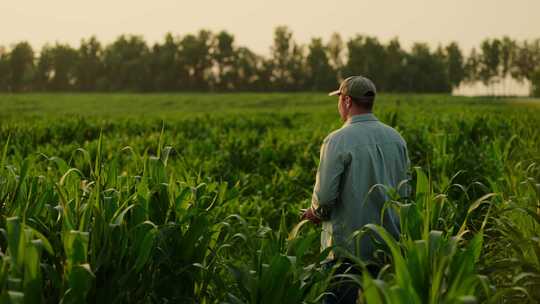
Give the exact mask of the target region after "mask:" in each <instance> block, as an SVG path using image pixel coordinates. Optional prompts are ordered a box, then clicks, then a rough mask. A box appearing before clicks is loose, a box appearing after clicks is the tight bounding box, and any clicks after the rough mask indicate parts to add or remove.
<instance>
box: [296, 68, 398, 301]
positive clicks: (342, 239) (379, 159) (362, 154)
mask: <svg viewBox="0 0 540 304" xmlns="http://www.w3.org/2000/svg"><path fill="white" fill-rule="evenodd" d="M376 94H377V92H376V89H375V85H374V84H373V82H371V80H369V79H367V78H365V77H362V76H352V77H349V78H347V79H345V80H343V82H342V83H341V85H340V87H339V89H338V90H337V91H335V92H332V93H330V94H329V96H335V95H337V96H338V98H339V99H338V111H339V115H340V116H341V119H342V121H344V122H345V123H344V125H343V126H342V127H341V128H340V129H338V130H336V131H334V132H332V133H330V135H328V136H327V137H326V138H325V139H324V142H323V144H322V147H321V155H320V163H319V168H318V170H317V176H316V182H315V187H314V190H313V197H312V201H311V207H310V208H309V209H307V210H306V211H305V212H304V214H303V215H302V219H308V220H310V221H311V222H313V223H315V224H320V223H322V232H321V250H324V249H325V248H328V247H331V246H334V247H333V248H332V251H331V253H330V256H329V259H330V261H329V262H328V263H327V264H325V267H327V268H331V267H332V266H333V265H334V264H336V263H338V264H339V265H341V266H339V267H338V269H337V270H336V273H337V274H340V273H344V272H346V273H351V274H359V273H360V272H359V269H358V268H356V267H354V266H355V265H353V263H352V262H351V261H350V260H349V259H347V258H345V257H344V255H345V254H344V253H343V252H348V253H349V254H352V255H354V256H356V257H359V258H361V259H362V260H363V261H364V262H366V263H367V264H368V270H369V271H370V273H371V275H372V276H376V275H377V273H378V266H376V264H373V263H371V264H370V262H374V261H375V259H374V255H373V254H374V250H375V247H374V243H373V240H372V238H371V237H370V236H369V235H367V234H365V235H363V236H362V237H361V238H357V239H353V238H351V235H352V234H353V233H354V232H355V231H357V230H359V229H361V228H362V226H364V225H366V224H370V223H372V224H377V225H382V226H383V227H384V228H385V229H386V230H387V231H388V232H389V233H390V234H392V235H393V236H394V237H396V238H398V236H399V233H400V226H399V218H398V217H397V214H396V213H395V212H394V211H393V210H392V209H391V208H387V209H385V211H384V212H382V211H383V208H384V204H385V202H386V201H388V200H389V195H388V194H387V191H386V189H385V188H384V187H383V186H381V185H384V186H389V187H392V188H394V189H398V191H399V193H400V194H402V195H406V194H407V189H406V188H405V187H403V186H402V187H400V185H404V184H403V183H401V182H402V181H406V180H407V171H408V167H409V159H408V156H407V145H406V143H405V141H404V140H403V138H402V137H401V136H400V134H399V133H398V132H397V131H396V130H394V129H393V128H391V127H389V126H387V125H385V124H383V123H382V122H380V121H379V120H378V119H377V117H375V115H373V113H372V109H373V103H374V101H375V96H376ZM377 185H379V186H377ZM381 214H383V218H382V219H381ZM340 250H341V251H340ZM332 286H334V287H331V290H330V292H331V293H332V294H329V295H328V296H326V297H325V299H324V301H323V302H324V303H356V299H357V297H358V292H359V287H358V285H357V284H354V283H352V282H350V281H349V282H343V280H342V281H341V282H338V283H337V284H332Z"/></svg>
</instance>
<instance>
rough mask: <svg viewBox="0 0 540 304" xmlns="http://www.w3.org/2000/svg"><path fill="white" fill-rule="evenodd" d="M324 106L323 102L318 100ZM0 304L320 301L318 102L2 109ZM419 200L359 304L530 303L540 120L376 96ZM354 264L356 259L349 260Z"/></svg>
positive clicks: (401, 204) (154, 99) (163, 98)
mask: <svg viewBox="0 0 540 304" xmlns="http://www.w3.org/2000/svg"><path fill="white" fill-rule="evenodd" d="M321 96H322V97H321ZM0 111H1V112H2V113H0V215H1V217H0V231H1V233H0V303H318V302H320V300H321V298H322V297H323V296H324V294H325V292H326V290H327V289H328V287H329V285H330V284H332V277H333V275H334V274H333V269H329V270H328V269H325V268H324V267H321V266H322V264H323V263H324V261H325V259H326V258H327V256H328V251H324V252H320V250H319V244H320V240H319V234H320V230H319V229H320V228H318V227H316V226H313V225H312V224H310V223H308V222H300V223H299V215H300V210H301V209H302V208H307V207H308V206H309V204H310V199H311V191H312V187H313V184H314V180H315V173H316V170H317V164H318V156H319V148H320V145H321V143H322V140H323V138H324V137H325V136H326V135H327V134H328V133H329V132H330V131H332V130H334V129H336V128H339V127H340V125H341V122H340V121H339V118H338V115H337V109H336V101H335V100H334V99H329V98H327V97H325V96H324V95H322V94H307V93H306V94H205V95H197V94H191V95H190V94H186V95H128V94H124V95H122V94H118V95H116V94H111V95H91V94H89V95H77V94H71V95H70V94H58V95H54V94H50V95H38V94H35V95H32V94H30V95H0ZM375 115H376V116H378V117H379V119H380V120H381V121H383V122H385V123H386V124H388V125H391V126H392V127H394V128H396V129H397V130H398V131H400V132H401V134H402V135H403V137H404V138H405V139H406V141H407V143H408V149H409V153H410V155H409V156H410V158H411V161H412V165H413V166H412V168H411V181H410V184H411V186H412V189H413V194H412V196H411V197H410V198H407V199H402V198H400V197H399V196H398V195H394V194H395V193H396V192H395V191H394V189H387V190H388V191H389V193H390V194H392V195H391V196H392V197H393V199H392V200H391V201H389V202H387V203H386V204H387V208H394V209H396V210H397V212H398V214H399V216H400V219H401V237H400V239H399V240H398V241H396V240H394V239H393V238H392V237H390V235H389V234H388V233H387V232H386V231H385V230H384V229H383V228H382V227H380V226H377V225H367V226H365V227H364V228H363V229H361V230H359V231H357V233H355V235H353V236H352V237H359V236H361V235H364V234H369V235H372V236H374V237H375V236H377V238H378V239H380V240H381V241H380V244H379V245H380V254H381V260H382V261H385V264H386V266H384V267H383V268H382V271H381V272H380V273H379V275H378V276H377V277H372V276H370V275H369V273H368V272H367V271H365V272H363V274H362V275H359V276H354V275H347V276H346V279H348V280H352V281H354V282H356V283H357V284H359V285H360V286H362V288H363V293H362V298H361V302H362V303H514V302H519V303H538V302H539V301H540V238H539V236H540V129H539V128H540V107H538V105H535V104H533V103H531V104H526V103H512V102H507V101H504V100H482V99H469V98H460V97H448V96H443V95H383V96H381V97H380V98H379V99H378V100H377V103H376V108H375ZM355 261H356V263H357V264H358V265H359V266H360V267H365V265H364V264H363V261H361V260H358V259H356V260H355Z"/></svg>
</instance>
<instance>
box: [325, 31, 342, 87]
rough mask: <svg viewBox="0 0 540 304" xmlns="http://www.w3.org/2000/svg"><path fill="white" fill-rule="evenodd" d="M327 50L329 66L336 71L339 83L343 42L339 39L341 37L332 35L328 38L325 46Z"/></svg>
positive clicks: (335, 34)
mask: <svg viewBox="0 0 540 304" xmlns="http://www.w3.org/2000/svg"><path fill="white" fill-rule="evenodd" d="M327 49H328V60H329V62H330V65H331V66H332V68H333V69H334V71H336V74H337V75H336V77H337V79H338V81H341V80H342V79H343V75H342V73H343V67H344V64H343V49H344V45H343V40H342V39H341V36H340V35H339V34H338V33H333V34H332V36H330V40H329V41H328V45H327Z"/></svg>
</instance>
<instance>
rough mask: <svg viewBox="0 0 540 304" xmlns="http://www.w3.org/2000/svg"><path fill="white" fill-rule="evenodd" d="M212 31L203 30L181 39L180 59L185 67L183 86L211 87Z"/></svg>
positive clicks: (189, 88)
mask: <svg viewBox="0 0 540 304" xmlns="http://www.w3.org/2000/svg"><path fill="white" fill-rule="evenodd" d="M212 43H213V40H212V33H211V32H209V31H205V30H201V31H199V33H198V34H197V36H195V35H187V36H184V38H183V39H182V40H181V41H180V51H179V61H180V63H181V66H182V67H183V70H184V71H183V73H182V77H181V85H182V88H184V89H187V90H197V91H199V90H206V89H209V88H211V85H210V80H211V73H212V71H211V68H212V56H211V50H212V48H213V46H212Z"/></svg>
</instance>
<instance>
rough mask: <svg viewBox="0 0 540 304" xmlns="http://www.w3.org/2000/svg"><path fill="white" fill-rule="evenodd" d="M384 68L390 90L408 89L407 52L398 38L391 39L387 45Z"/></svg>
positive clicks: (400, 90) (401, 90)
mask: <svg viewBox="0 0 540 304" xmlns="http://www.w3.org/2000/svg"><path fill="white" fill-rule="evenodd" d="M385 53H386V56H385V62H384V68H385V69H386V70H387V71H386V79H385V81H384V82H385V83H386V86H387V88H386V89H387V90H388V91H395V92H396V91H397V92H403V91H407V87H406V83H407V79H405V74H404V71H405V65H406V64H407V53H406V52H405V51H404V50H403V49H402V48H401V44H400V43H399V40H398V39H397V38H394V39H392V40H390V42H389V43H388V45H386V47H385Z"/></svg>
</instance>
